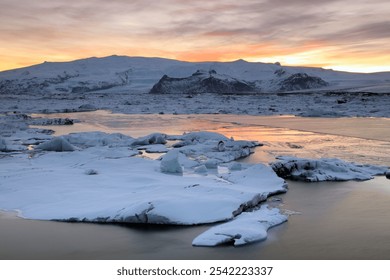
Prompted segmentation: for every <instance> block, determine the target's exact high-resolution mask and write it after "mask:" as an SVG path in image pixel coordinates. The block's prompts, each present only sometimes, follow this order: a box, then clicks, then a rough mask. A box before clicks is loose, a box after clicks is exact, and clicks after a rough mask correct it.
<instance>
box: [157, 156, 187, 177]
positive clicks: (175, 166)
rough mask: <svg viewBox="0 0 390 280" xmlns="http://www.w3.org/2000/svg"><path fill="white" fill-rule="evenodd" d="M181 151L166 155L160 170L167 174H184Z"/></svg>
mask: <svg viewBox="0 0 390 280" xmlns="http://www.w3.org/2000/svg"><path fill="white" fill-rule="evenodd" d="M179 153H180V152H179V151H177V150H171V151H169V152H168V153H166V154H165V155H164V156H163V157H162V160H161V164H160V168H161V171H162V172H165V173H177V174H182V173H183V168H182V167H181V164H180V162H179Z"/></svg>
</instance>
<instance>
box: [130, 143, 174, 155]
mask: <svg viewBox="0 0 390 280" xmlns="http://www.w3.org/2000/svg"><path fill="white" fill-rule="evenodd" d="M137 149H138V150H145V152H147V153H166V152H168V148H167V147H166V146H165V145H163V144H152V145H146V146H141V147H138V148H137Z"/></svg>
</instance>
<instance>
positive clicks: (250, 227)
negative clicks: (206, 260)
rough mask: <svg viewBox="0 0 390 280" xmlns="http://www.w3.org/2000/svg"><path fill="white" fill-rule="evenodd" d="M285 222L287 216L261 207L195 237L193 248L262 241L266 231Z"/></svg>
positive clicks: (277, 210) (274, 209)
mask: <svg viewBox="0 0 390 280" xmlns="http://www.w3.org/2000/svg"><path fill="white" fill-rule="evenodd" d="M286 221H287V215H284V214H281V213H280V210H279V209H277V208H272V209H268V208H267V205H263V206H262V207H261V208H260V209H259V210H256V211H253V212H245V213H242V214H241V215H239V216H238V217H236V218H234V219H233V220H232V221H230V222H227V223H224V224H221V225H217V226H214V227H212V228H210V229H209V230H207V231H205V232H203V233H202V234H200V235H199V236H197V237H196V238H195V239H194V240H193V242H192V245H194V246H217V245H220V244H224V243H227V244H230V243H233V244H234V246H240V245H245V244H249V243H252V242H256V241H262V240H264V239H266V238H267V230H268V229H269V228H271V227H273V226H276V225H279V224H281V223H283V222H286Z"/></svg>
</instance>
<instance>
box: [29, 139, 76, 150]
mask: <svg viewBox="0 0 390 280" xmlns="http://www.w3.org/2000/svg"><path fill="white" fill-rule="evenodd" d="M36 149H37V150H43V151H54V152H71V151H74V150H76V148H75V147H74V146H73V145H72V144H70V143H69V142H68V141H67V140H66V139H65V138H63V137H56V138H54V139H52V140H50V141H48V142H45V143H42V144H39V145H38V146H37V147H36Z"/></svg>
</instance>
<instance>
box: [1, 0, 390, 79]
mask: <svg viewBox="0 0 390 280" xmlns="http://www.w3.org/2000/svg"><path fill="white" fill-rule="evenodd" d="M389 9H390V3H389V2H388V1H385V0H373V1H363V0H354V1H352V0H345V1H342V2H340V1H335V0H332V1H326V2H323V1H308V0H297V1H287V0H273V1H271V0H262V1H254V0H243V1H241V2H240V4H237V3H236V2H235V1H232V0H227V1H213V2H209V1H205V0H200V1H196V2H194V1H191V2H183V1H177V0H163V1H160V2H158V3H157V2H154V1H149V0H146V1H140V0H135V1H118V0H117V1H110V2H107V1H103V0H91V1H83V2H80V1H64V0H52V1H48V0H43V1H39V2H32V1H26V0H21V1H18V2H17V3H16V2H15V1H12V0H3V4H2V9H1V10H0V26H1V32H0V39H1V41H2V45H1V46H0V50H1V51H0V71H5V70H12V69H16V68H23V67H28V66H31V65H35V64H39V63H42V62H43V61H55V62H68V61H73V60H78V59H84V58H87V57H106V56H110V55H112V54H113V53H119V54H122V55H125V56H142V57H161V58H168V59H175V60H180V61H188V62H204V61H216V62H228V61H235V60H238V59H243V60H246V61H248V62H263V63H275V62H280V63H281V64H282V65H284V66H304V67H322V68H325V69H333V70H337V71H348V72H358V73H373V72H388V71H390V63H389V61H390V53H389V52H388V50H387V47H386V46H388V45H389V44H390V33H389V30H390V22H389V21H388V19H387V17H388V13H387V11H389Z"/></svg>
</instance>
